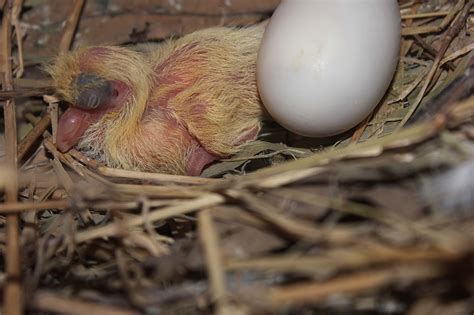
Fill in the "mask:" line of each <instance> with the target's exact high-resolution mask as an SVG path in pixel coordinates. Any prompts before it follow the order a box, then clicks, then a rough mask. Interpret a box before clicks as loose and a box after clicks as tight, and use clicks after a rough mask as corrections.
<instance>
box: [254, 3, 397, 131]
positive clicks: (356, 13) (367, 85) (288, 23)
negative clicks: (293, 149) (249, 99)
mask: <svg viewBox="0 0 474 315" xmlns="http://www.w3.org/2000/svg"><path fill="white" fill-rule="evenodd" d="M400 24H401V23H400V12H399V7H398V4H397V1H396V0H283V1H282V2H281V4H280V5H279V7H278V8H277V10H276V11H275V13H274V15H273V16H272V18H271V21H270V23H269V25H268V26H267V29H266V31H265V34H264V37H263V41H262V45H261V48H260V52H259V57H258V63H257V79H258V88H259V93H260V96H261V98H262V100H263V103H264V105H265V107H266V109H267V110H268V112H269V113H270V114H271V116H272V117H273V118H274V119H275V120H276V121H277V122H279V123H280V124H281V125H283V126H284V127H286V128H287V129H289V130H291V131H293V132H295V133H298V134H301V135H304V136H313V137H322V136H329V135H334V134H338V133H340V132H343V131H346V130H348V129H350V128H352V127H354V126H356V125H357V124H358V123H359V122H360V121H362V120H363V119H364V118H365V117H367V116H368V115H369V114H370V112H371V111H372V110H373V109H374V107H375V106H376V105H377V104H378V103H379V102H380V100H381V98H382V97H383V95H384V93H385V92H386V90H387V88H388V86H389V84H390V81H391V79H392V77H393V74H394V71H395V68H396V65H397V62H398V56H399V45H400V31H401V27H400Z"/></svg>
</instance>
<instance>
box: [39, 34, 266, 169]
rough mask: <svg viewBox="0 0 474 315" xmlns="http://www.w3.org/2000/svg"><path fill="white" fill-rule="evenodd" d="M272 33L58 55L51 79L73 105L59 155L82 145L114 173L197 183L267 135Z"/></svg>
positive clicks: (64, 121) (61, 129)
mask: <svg viewBox="0 0 474 315" xmlns="http://www.w3.org/2000/svg"><path fill="white" fill-rule="evenodd" d="M264 27H265V26H264V25H258V26H253V27H248V28H241V29H236V28H224V27H216V28H210V29H207V30H202V31H198V32H195V33H192V34H190V35H187V36H184V37H182V38H180V39H177V40H171V41H168V42H165V43H163V44H150V45H145V46H142V47H135V48H133V47H114V46H100V47H91V48H83V49H79V50H77V51H75V52H71V53H67V54H63V55H60V56H59V57H57V59H56V60H55V62H54V64H53V65H51V66H50V67H49V68H48V72H49V73H50V74H51V76H52V77H53V81H54V84H55V87H56V90H57V93H58V94H59V95H60V96H61V97H62V98H63V99H64V100H65V101H67V102H68V103H70V104H71V106H70V107H69V109H68V110H67V111H66V112H65V113H64V114H63V115H62V116H61V118H60V120H59V126H58V136H57V146H58V148H59V149H60V150H61V151H63V152H65V151H68V150H69V149H71V148H72V147H74V146H76V147H77V148H78V149H80V150H81V151H83V152H85V154H87V155H88V156H90V157H92V158H95V159H98V160H100V161H102V162H104V163H106V164H107V165H109V166H111V167H117V168H124V169H132V170H141V171H152V172H165V173H170V174H187V175H199V174H200V173H201V171H202V169H203V168H204V167H205V166H206V165H208V164H209V163H211V162H212V161H214V160H216V159H219V158H222V157H226V156H229V155H231V154H234V153H236V152H238V151H239V150H240V148H241V147H242V146H243V145H244V144H246V143H247V142H248V141H251V140H254V139H255V138H256V136H257V134H258V132H259V130H260V122H261V119H262V117H263V107H262V104H261V101H260V98H259V96H258V92H257V83H256V73H255V72H256V60H257V53H258V48H259V45H260V41H261V38H262V36H263V31H264Z"/></svg>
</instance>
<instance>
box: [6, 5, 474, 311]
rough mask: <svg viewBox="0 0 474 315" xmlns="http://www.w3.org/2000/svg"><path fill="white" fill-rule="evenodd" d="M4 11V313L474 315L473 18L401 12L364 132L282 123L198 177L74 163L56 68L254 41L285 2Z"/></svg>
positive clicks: (443, 9)
mask: <svg viewBox="0 0 474 315" xmlns="http://www.w3.org/2000/svg"><path fill="white" fill-rule="evenodd" d="M3 2H4V3H5V4H4V6H3V8H4V9H3V19H2V32H1V39H0V42H1V51H0V56H1V58H0V67H1V69H2V70H1V72H2V76H3V77H2V81H0V82H2V89H3V91H2V92H0V98H1V100H2V104H3V108H4V116H3V121H2V124H4V126H5V128H4V131H2V135H4V137H3V136H2V137H1V138H0V139H2V141H0V155H1V156H2V159H3V160H4V166H3V167H2V169H1V171H0V193H1V194H2V195H0V198H1V199H0V200H2V203H1V204H0V214H1V215H0V255H1V257H2V259H1V260H0V264H1V265H2V268H1V269H2V270H3V272H2V273H0V283H1V287H2V293H3V309H4V311H5V314H20V313H22V311H23V310H26V311H27V312H29V313H31V314H50V313H51V314H52V313H61V314H87V313H90V314H135V313H147V314H178V313H179V314H207V313H218V314H260V313H276V314H299V313H314V314H320V313H321V314H327V313H331V314H336V313H337V314H355V313H357V314H413V315H417V314H468V313H471V312H472V311H473V310H474V302H473V300H472V296H473V294H474V274H473V271H472V270H473V266H474V256H473V253H474V252H473V250H474V245H473V242H472V240H473V239H474V216H473V215H474V213H473V209H474V197H473V196H474V183H473V175H474V159H473V146H472V140H473V139H474V124H473V119H472V118H473V116H474V97H473V96H472V94H473V85H474V72H473V71H474V68H473V65H474V53H473V52H472V51H473V49H474V46H473V44H472V42H473V41H472V36H473V17H472V4H473V1H472V0H459V1H443V0H427V1H423V2H422V3H420V2H419V1H400V8H401V12H402V16H403V38H402V49H401V56H400V64H399V67H398V71H397V74H396V77H395V79H394V81H393V84H392V86H391V88H390V90H389V91H388V93H387V95H386V97H385V98H384V100H383V101H382V102H381V104H380V105H379V106H378V108H377V110H376V111H375V112H374V113H373V114H372V115H371V116H370V117H369V118H367V119H366V121H364V122H363V123H361V124H360V125H359V126H358V127H357V128H355V129H354V130H351V131H350V132H348V133H346V134H344V135H341V136H338V137H335V138H331V139H325V140H324V141H322V140H314V139H313V140H311V139H305V138H301V137H298V136H295V135H291V134H289V133H288V132H286V131H285V130H283V129H282V128H280V127H278V126H275V125H274V124H272V123H268V124H267V125H266V126H265V128H264V131H263V132H262V134H261V136H260V139H259V141H256V142H254V143H251V144H250V145H249V146H248V147H246V148H245V150H243V151H242V152H241V153H240V154H239V155H237V156H234V157H232V158H231V159H228V160H225V161H220V162H218V163H216V164H214V165H212V166H211V167H209V168H207V169H206V170H205V172H204V174H203V177H199V178H198V177H184V176H171V175H166V174H152V173H140V172H132V171H124V170H117V169H110V168H107V167H105V166H103V165H100V164H98V163H97V162H95V161H93V160H89V159H87V158H86V157H84V156H83V155H81V153H80V152H77V151H74V150H72V151H70V152H68V153H66V154H63V153H60V152H58V151H57V150H56V148H55V146H54V144H53V140H52V139H54V136H55V135H54V133H55V130H56V126H55V124H56V123H57V115H58V103H57V101H56V100H55V99H54V98H53V97H51V96H47V95H48V94H49V95H50V94H51V93H52V92H53V91H51V89H50V88H49V85H50V83H49V81H48V78H47V77H46V75H45V74H44V73H43V72H41V71H39V69H40V66H39V65H40V64H41V63H44V62H47V61H48V59H49V58H50V57H51V56H53V55H54V54H55V53H57V52H58V50H59V51H65V50H68V49H70V47H71V45H72V44H74V45H79V44H81V43H88V44H98V43H104V42H108V43H116V44H122V43H130V42H141V41H144V40H150V39H155V40H156V39H161V38H165V37H168V36H169V35H179V34H183V33H188V32H190V31H192V30H194V29H198V28H202V27H204V26H211V25H216V24H219V23H223V24H226V25H236V24H249V23H256V22H258V21H261V20H263V19H265V18H266V17H268V16H269V15H270V14H271V12H272V10H273V9H274V8H275V7H276V5H277V3H278V1H276V0H275V1H259V2H258V3H257V2H255V1H246V0H242V1H232V3H230V2H229V4H227V5H226V6H224V7H223V5H219V4H215V3H214V2H212V1H209V2H204V1H200V2H192V1H188V2H186V1H183V2H180V1H158V0H157V1H155V3H154V4H150V3H149V1H135V2H133V5H131V4H130V3H129V2H127V1H119V0H116V1H110V3H109V4H108V5H107V4H104V3H103V2H102V1H89V2H88V3H87V5H86V6H85V8H84V10H82V9H83V6H84V1H81V0H75V1H74V3H73V2H72V1H70V2H68V3H67V4H66V2H63V1H54V0H45V1H41V2H35V1H25V3H22V2H23V1H9V0H5V1H3ZM0 3H1V2H0ZM198 3H199V4H198ZM216 3H217V2H216ZM82 11H83V12H82ZM22 12H23V13H22ZM53 12H54V13H53ZM81 12H82V14H81ZM64 21H66V22H65V23H64ZM104 21H105V22H106V23H104ZM101 23H103V24H101ZM78 25H79V26H78ZM101 25H102V26H101ZM118 25H119V27H118ZM77 26H78V27H77ZM76 28H78V31H77V33H76V36H75V37H74V34H75V30H76ZM73 38H75V40H74V41H73ZM43 95H46V96H44V97H42V96H43ZM45 104H49V105H48V106H45ZM51 122H52V124H51ZM51 125H52V128H50V126H51ZM15 126H17V127H18V128H15ZM14 130H18V135H17V133H16V132H15V131H14ZM16 138H18V139H19V141H18V145H17V141H15V139H16ZM3 139H4V141H3ZM17 165H18V166H17ZM16 170H19V171H16Z"/></svg>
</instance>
